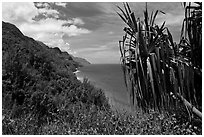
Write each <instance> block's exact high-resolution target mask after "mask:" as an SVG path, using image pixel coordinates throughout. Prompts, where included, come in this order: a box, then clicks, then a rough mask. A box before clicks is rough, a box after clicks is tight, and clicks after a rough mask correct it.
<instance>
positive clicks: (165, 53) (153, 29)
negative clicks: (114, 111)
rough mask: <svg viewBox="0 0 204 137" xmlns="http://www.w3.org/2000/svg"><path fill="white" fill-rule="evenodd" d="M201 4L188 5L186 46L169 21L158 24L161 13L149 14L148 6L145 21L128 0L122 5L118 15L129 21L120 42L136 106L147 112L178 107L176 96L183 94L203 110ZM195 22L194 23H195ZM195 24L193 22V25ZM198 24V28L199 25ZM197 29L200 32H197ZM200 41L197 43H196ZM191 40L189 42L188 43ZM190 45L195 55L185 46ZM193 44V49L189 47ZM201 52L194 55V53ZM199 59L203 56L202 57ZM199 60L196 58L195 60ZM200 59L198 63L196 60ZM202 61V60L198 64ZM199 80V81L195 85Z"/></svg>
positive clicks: (132, 97) (122, 57)
mask: <svg viewBox="0 0 204 137" xmlns="http://www.w3.org/2000/svg"><path fill="white" fill-rule="evenodd" d="M198 5H199V6H197V7H190V6H187V7H186V11H187V13H186V16H188V17H186V19H185V22H186V29H185V33H188V38H189V39H190V40H189V41H190V42H188V41H185V45H184V44H183V45H181V44H179V45H177V44H176V43H174V41H173V37H172V35H171V33H170V31H169V29H168V28H167V27H165V22H164V23H163V24H162V25H161V26H158V25H156V24H155V19H156V17H157V15H158V13H162V14H165V13H164V12H162V11H158V10H157V11H156V12H155V13H153V12H152V13H151V17H149V15H148V10H147V6H146V9H145V11H144V21H141V20H140V18H137V19H136V17H135V16H134V13H133V12H132V11H131V9H130V7H129V5H128V3H124V10H123V9H122V8H120V7H118V8H119V10H120V11H121V14H120V13H118V15H119V16H120V17H121V19H122V20H123V21H124V22H125V23H126V24H127V27H125V28H124V31H125V35H124V36H123V39H122V40H121V41H119V48H120V53H121V62H122V66H123V71H124V76H125V83H126V86H127V88H128V92H129V94H130V99H131V101H132V104H133V106H135V107H140V108H142V109H143V110H144V111H148V110H149V109H150V108H154V109H155V110H159V111H162V110H168V109H169V108H170V107H171V106H172V107H174V104H175V100H173V99H172V97H171V96H172V95H174V96H175V97H178V98H179V97H180V96H183V97H184V98H186V99H187V100H188V101H190V102H191V103H192V104H193V105H196V106H197V107H198V108H199V109H201V105H202V103H201V102H202V101H201V98H200V97H201V94H202V93H201V91H202V88H201V85H202V84H201V81H202V80H201V75H200V76H198V74H202V72H201V65H198V64H201V58H202V57H201V55H202V54H201V43H202V42H201V41H202V40H201V35H202V33H201V31H200V30H201V29H199V31H198V28H201V24H202V23H201V19H200V18H201V15H202V14H201V11H202V9H201V6H200V5H201V3H198ZM190 9H194V11H193V12H191V11H190ZM193 22H194V23H193ZM192 24H193V25H192ZM196 27H197V28H196ZM195 31H196V32H195ZM194 41H195V42H196V43H197V45H196V44H195V43H194ZM186 43H188V44H189V45H187V44H186ZM181 46H182V47H186V48H187V49H189V50H188V52H189V53H190V54H191V56H189V55H188V53H185V52H186V48H184V49H185V52H184V50H181V49H182V47H181ZM188 47H190V48H188ZM198 50H199V51H200V53H199V54H197V55H195V56H192V55H193V53H194V52H197V51H198ZM196 58H199V59H198V60H197V59H196ZM195 59H196V61H195ZM195 62H197V63H195ZM198 62H199V63H198ZM196 82H198V83H199V84H198V83H197V84H195V83H196Z"/></svg>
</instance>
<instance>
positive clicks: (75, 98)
mask: <svg viewBox="0 0 204 137" xmlns="http://www.w3.org/2000/svg"><path fill="white" fill-rule="evenodd" d="M79 66H80V64H79V63H77V62H76V61H74V60H73V58H72V56H71V55H70V54H69V53H67V52H62V51H61V50H60V49H59V48H57V47H55V48H50V47H48V46H46V45H45V44H44V43H42V42H40V41H35V40H34V39H33V38H30V37H27V36H25V35H23V33H22V32H21V31H20V30H19V29H18V28H17V27H16V26H15V25H13V24H10V23H6V22H2V117H3V119H2V131H3V134H42V133H44V132H45V131H42V129H43V128H44V127H45V128H46V127H48V126H51V125H57V126H58V124H52V122H56V121H58V122H59V123H60V121H61V120H60V119H62V120H63V121H64V122H63V123H65V124H67V125H70V128H73V130H75V126H73V124H74V123H75V121H77V120H79V119H78V117H79V115H75V112H76V111H77V112H76V113H80V115H81V114H86V112H89V111H90V107H92V106H95V109H94V110H96V111H97V109H102V107H103V108H104V107H105V108H106V109H110V106H109V104H108V100H107V99H106V98H105V94H104V93H103V92H102V91H101V90H99V89H95V88H94V87H93V86H92V85H91V84H90V83H89V82H88V81H84V82H83V83H81V82H80V81H78V80H77V78H76V76H75V74H74V73H73V72H74V71H76V68H77V67H79ZM79 104H80V106H81V107H83V108H84V112H80V111H81V109H79V108H78V107H79ZM73 110H74V111H75V110H76V111H75V112H72V111H73ZM72 114H74V115H72ZM93 114H94V115H97V114H96V113H93ZM88 115H89V113H87V116H88ZM84 119H86V117H84ZM12 121H13V122H12ZM80 121H81V120H80ZM82 121H83V120H82ZM11 122H12V123H11ZM58 122H57V123H58ZM77 123H78V122H77ZM68 128H69V127H68ZM53 131H54V130H53Z"/></svg>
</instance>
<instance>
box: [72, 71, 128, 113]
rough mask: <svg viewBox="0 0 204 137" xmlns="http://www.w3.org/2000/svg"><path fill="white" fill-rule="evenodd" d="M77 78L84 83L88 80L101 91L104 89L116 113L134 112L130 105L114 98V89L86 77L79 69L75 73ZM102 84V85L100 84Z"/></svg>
mask: <svg viewBox="0 0 204 137" xmlns="http://www.w3.org/2000/svg"><path fill="white" fill-rule="evenodd" d="M74 74H75V76H76V78H77V79H78V80H79V81H81V82H83V80H84V79H85V78H87V79H88V81H89V82H90V83H91V84H92V85H94V87H96V88H99V89H102V91H103V92H104V93H105V96H106V98H107V99H108V101H109V104H110V106H111V108H112V109H113V110H116V111H122V112H132V109H131V106H130V104H129V103H125V102H123V101H121V100H120V99H117V98H116V97H115V96H114V93H115V91H113V90H112V89H109V88H107V86H106V85H105V84H104V83H102V82H100V81H97V80H95V79H93V78H90V77H88V76H85V75H84V74H83V73H82V72H81V71H80V70H79V68H77V70H76V71H75V72H74ZM99 83H100V84H99Z"/></svg>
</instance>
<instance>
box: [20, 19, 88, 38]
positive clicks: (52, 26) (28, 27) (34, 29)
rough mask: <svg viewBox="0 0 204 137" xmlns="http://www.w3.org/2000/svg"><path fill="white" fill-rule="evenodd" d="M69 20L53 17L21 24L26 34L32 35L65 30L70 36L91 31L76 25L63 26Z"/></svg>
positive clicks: (21, 28)
mask: <svg viewBox="0 0 204 137" xmlns="http://www.w3.org/2000/svg"><path fill="white" fill-rule="evenodd" d="M67 22H69V21H65V20H56V19H53V18H47V19H42V20H40V21H38V22H34V23H24V24H22V25H21V26H20V30H22V31H23V32H24V33H25V34H28V35H32V34H33V33H39V32H46V33H59V32H63V33H65V34H67V35H68V36H77V35H81V34H86V33H90V31H89V30H87V29H84V28H78V27H77V26H76V25H70V26H62V25H63V24H65V23H67Z"/></svg>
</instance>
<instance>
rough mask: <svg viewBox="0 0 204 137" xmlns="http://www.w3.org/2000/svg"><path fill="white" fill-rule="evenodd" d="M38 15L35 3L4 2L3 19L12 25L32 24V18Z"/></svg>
mask: <svg viewBox="0 0 204 137" xmlns="http://www.w3.org/2000/svg"><path fill="white" fill-rule="evenodd" d="M37 14H38V10H37V9H36V8H35V6H34V4H33V3H24V2H3V3H2V19H3V21H8V22H11V23H16V22H24V21H28V22H32V18H33V17H35V16H36V15H37Z"/></svg>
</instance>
